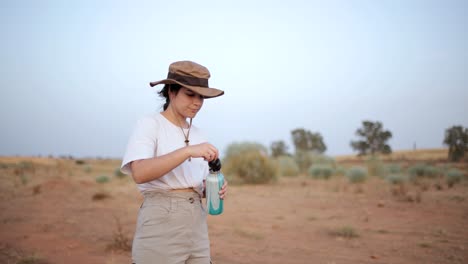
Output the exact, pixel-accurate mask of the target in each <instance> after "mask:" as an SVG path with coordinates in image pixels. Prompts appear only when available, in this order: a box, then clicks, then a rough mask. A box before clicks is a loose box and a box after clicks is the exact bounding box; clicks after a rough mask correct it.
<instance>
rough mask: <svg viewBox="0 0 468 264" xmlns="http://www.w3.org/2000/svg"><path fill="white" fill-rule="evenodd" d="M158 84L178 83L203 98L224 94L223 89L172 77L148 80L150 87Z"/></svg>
mask: <svg viewBox="0 0 468 264" xmlns="http://www.w3.org/2000/svg"><path fill="white" fill-rule="evenodd" d="M158 84H179V85H181V86H182V87H185V88H187V89H189V90H191V91H193V92H195V93H197V94H200V95H202V96H203V97H205V98H213V97H218V96H221V95H223V94H224V91H223V90H219V89H216V88H209V87H202V86H191V85H186V84H183V83H181V82H178V81H176V80H173V79H164V80H161V81H157V82H150V86H151V87H153V86H156V85H158Z"/></svg>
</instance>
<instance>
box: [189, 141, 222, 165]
mask: <svg viewBox="0 0 468 264" xmlns="http://www.w3.org/2000/svg"><path fill="white" fill-rule="evenodd" d="M189 148H190V156H191V157H194V158H203V159H204V160H206V161H212V160H215V159H217V158H218V157H219V152H218V149H217V148H216V147H215V146H213V145H211V144H210V143H201V144H197V145H193V146H189Z"/></svg>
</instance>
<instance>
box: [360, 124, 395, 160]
mask: <svg viewBox="0 0 468 264" xmlns="http://www.w3.org/2000/svg"><path fill="white" fill-rule="evenodd" d="M362 125H363V127H362V128H359V129H357V130H356V135H357V136H359V137H361V138H362V140H357V141H351V147H352V148H353V150H356V151H358V152H359V153H358V155H359V156H360V155H366V154H372V155H374V154H376V153H382V154H389V153H392V148H391V147H390V145H388V144H387V143H386V142H387V141H388V140H389V139H390V138H391V137H392V132H390V131H388V130H383V126H382V123H381V122H379V121H377V122H372V121H368V120H366V121H363V122H362Z"/></svg>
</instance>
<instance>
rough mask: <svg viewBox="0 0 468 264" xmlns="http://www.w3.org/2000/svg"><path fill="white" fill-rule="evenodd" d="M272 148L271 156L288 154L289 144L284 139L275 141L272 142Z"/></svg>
mask: <svg viewBox="0 0 468 264" xmlns="http://www.w3.org/2000/svg"><path fill="white" fill-rule="evenodd" d="M270 149H271V156H272V157H274V158H276V157H279V156H286V155H288V146H287V145H286V143H284V141H282V140H278V141H274V142H273V143H271V145H270Z"/></svg>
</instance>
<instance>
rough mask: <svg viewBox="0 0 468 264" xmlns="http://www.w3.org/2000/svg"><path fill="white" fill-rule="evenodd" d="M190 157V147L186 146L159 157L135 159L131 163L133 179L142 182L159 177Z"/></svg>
mask: <svg viewBox="0 0 468 264" xmlns="http://www.w3.org/2000/svg"><path fill="white" fill-rule="evenodd" d="M188 158H190V153H189V151H188V148H187V147H184V148H180V149H177V150H175V151H173V152H170V153H168V154H166V155H162V156H159V157H154V158H150V159H142V160H135V161H133V162H132V163H131V165H130V166H131V169H132V177H133V180H134V181H135V182H136V183H138V184H141V183H146V182H149V181H152V180H155V179H158V178H160V177H162V176H164V175H166V174H167V173H168V172H169V171H171V170H172V169H174V168H175V167H177V166H178V165H180V164H181V163H182V162H184V161H185V160H187V159H188Z"/></svg>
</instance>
